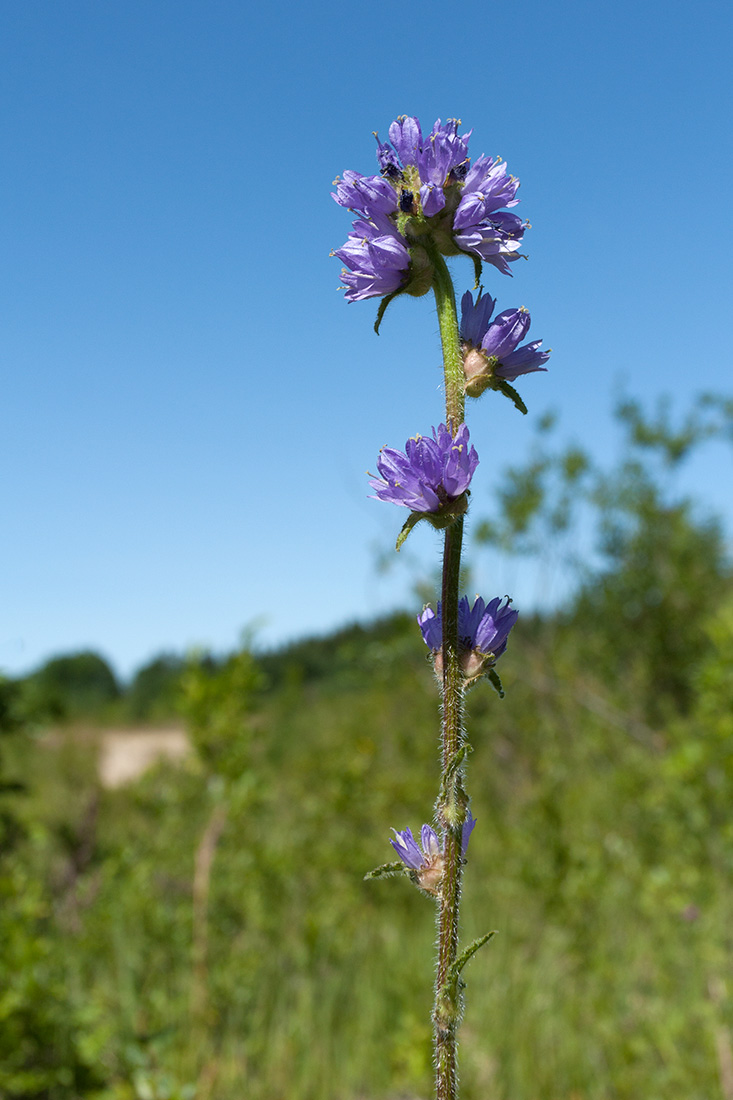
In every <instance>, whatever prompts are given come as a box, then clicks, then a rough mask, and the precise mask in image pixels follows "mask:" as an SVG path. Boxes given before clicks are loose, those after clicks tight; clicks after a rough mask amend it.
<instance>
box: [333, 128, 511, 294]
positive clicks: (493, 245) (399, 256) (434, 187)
mask: <svg viewBox="0 0 733 1100" xmlns="http://www.w3.org/2000/svg"><path fill="white" fill-rule="evenodd" d="M458 125H459V123H458V121H457V120H456V119H449V120H448V122H447V123H446V125H445V126H443V125H442V123H441V121H440V119H438V120H437V122H436V123H435V125H434V126H433V129H432V130H431V132H430V133H429V134H428V135H427V137H423V133H422V130H421V128H420V122H419V120H418V119H417V118H411V117H409V116H406V115H403V116H402V117H400V118H398V119H397V120H396V121H395V122H393V123H392V124H391V126H390V128H389V141H385V142H381V141H380V140H379V138H378V137H377V161H378V164H379V168H380V175H378V176H362V175H360V173H358V172H352V171H347V172H344V175H343V179H340V180H337V181H336V191H335V192H334V193H333V198H334V199H335V200H336V202H337V203H339V205H340V206H345V207H346V208H347V209H349V210H351V211H353V212H354V213H355V214H358V215H359V217H358V219H357V221H355V222H354V224H353V226H352V229H351V233H350V234H349V238H348V240H347V241H346V244H345V245H344V246H343V247H342V248H339V249H337V251H336V252H335V253H334V254H335V255H336V256H338V258H339V259H340V260H342V261H343V263H344V264H345V265H346V270H344V272H343V276H342V277H343V281H344V288H345V290H346V298H347V299H348V301H350V302H356V301H359V300H360V299H362V298H373V297H381V296H384V295H387V294H391V293H393V292H394V291H396V290H399V289H401V288H403V289H412V290H413V292H414V293H425V292H426V291H427V289H428V287H429V281H428V283H427V285H424V284H423V283H421V282H420V280H419V269H420V268H421V267H422V266H424V263H425V260H424V259H423V260H422V261H418V259H417V255H416V253H417V252H419V251H421V249H420V247H419V245H420V238H421V237H424V234H425V228H426V226H427V227H428V228H429V229H430V230H432V240H433V243H434V244H435V245H436V246H437V247H438V248H439V250H440V251H441V252H443V253H444V254H445V255H456V254H457V253H458V252H467V253H470V254H472V255H476V256H479V257H480V258H481V259H482V260H485V261H486V262H487V263H490V264H493V265H494V267H496V268H498V269H499V271H502V272H504V274H506V275H509V274H511V271H510V269H509V263H510V262H511V261H512V260H516V259H517V257H518V255H519V253H518V252H517V248H518V247H519V244H520V243H521V240H522V237H523V235H524V230H525V225H524V223H523V222H522V221H521V219H520V218H518V217H517V215H516V214H510V213H509V212H508V210H506V209H502V208H503V207H511V206H516V204H517V202H518V201H519V200H518V199H517V198H516V194H517V190H518V188H519V181H518V180H516V179H515V178H514V177H513V176H508V175H507V172H506V165H505V164H504V163H503V162H502V161H501V160H499V159H498V158H496V159H493V158H491V157H484V156H480V157H478V158H477V159H476V160H475V161H474V162H473V164H472V163H471V161H470V159H469V156H468V141H469V138H470V136H471V131H469V132H468V133H467V134H463V135H462V136H459V134H458Z"/></svg>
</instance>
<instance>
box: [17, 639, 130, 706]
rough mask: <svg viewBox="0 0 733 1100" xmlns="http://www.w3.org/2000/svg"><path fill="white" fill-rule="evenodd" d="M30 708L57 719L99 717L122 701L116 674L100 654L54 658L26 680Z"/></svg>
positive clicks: (84, 653)
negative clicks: (105, 710)
mask: <svg viewBox="0 0 733 1100" xmlns="http://www.w3.org/2000/svg"><path fill="white" fill-rule="evenodd" d="M25 689H26V694H27V697H28V699H29V703H30V705H31V706H32V707H33V708H34V709H37V710H38V711H39V712H41V713H45V714H47V715H50V716H51V717H54V718H57V719H64V718H76V717H87V716H89V717H91V716H94V715H97V714H98V713H99V712H100V711H101V710H103V709H104V708H105V707H106V706H108V705H109V704H110V703H113V702H115V701H116V700H117V699H119V697H120V687H119V684H118V683H117V680H116V678H115V674H114V672H113V671H112V669H111V668H110V666H109V665H108V664H107V662H106V661H105V660H104V658H103V657H100V656H99V654H98V653H93V652H91V651H89V650H86V651H84V652H81V653H74V654H70V655H68V656H63V657H54V658H52V659H51V660H50V661H47V662H46V664H45V665H42V666H41V668H39V669H38V670H37V671H36V672H34V673H32V674H31V675H30V676H29V677H27V679H26V680H25Z"/></svg>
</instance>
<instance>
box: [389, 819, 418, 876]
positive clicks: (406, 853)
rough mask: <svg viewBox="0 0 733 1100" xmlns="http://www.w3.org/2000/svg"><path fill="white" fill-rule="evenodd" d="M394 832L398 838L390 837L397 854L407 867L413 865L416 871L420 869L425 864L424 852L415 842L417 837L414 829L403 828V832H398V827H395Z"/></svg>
mask: <svg viewBox="0 0 733 1100" xmlns="http://www.w3.org/2000/svg"><path fill="white" fill-rule="evenodd" d="M392 832H393V833H394V835H395V838H396V839H395V840H391V839H390V844H391V845H392V847H393V848H394V850H395V852H396V853H397V855H398V856H399V857H400V859H401V860H402V862H403V863H404V864H405V865H406V866H407V867H411V868H412V869H413V870H414V871H419V869H420V868H421V867H422V866H423V865H424V863H425V860H424V858H423V854H422V852H421V851H420V849H419V848H418V846H417V844H416V843H415V838H414V836H413V835H412V830H411V829H403V831H402V832H401V833H398V832H397V830H396V829H393V830H392Z"/></svg>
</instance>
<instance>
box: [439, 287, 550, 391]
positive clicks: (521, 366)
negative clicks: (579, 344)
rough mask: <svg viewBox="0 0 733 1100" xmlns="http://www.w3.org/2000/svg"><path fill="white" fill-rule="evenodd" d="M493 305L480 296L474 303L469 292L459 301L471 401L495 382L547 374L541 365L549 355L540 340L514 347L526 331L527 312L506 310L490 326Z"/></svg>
mask: <svg viewBox="0 0 733 1100" xmlns="http://www.w3.org/2000/svg"><path fill="white" fill-rule="evenodd" d="M495 305H496V302H495V301H494V299H493V298H491V297H489V296H488V295H481V294H479V296H478V298H477V299H476V302H475V303H474V300H473V295H472V294H471V291H470V290H467V291H466V293H465V294H464V295H463V298H462V299H461V328H460V336H461V340H462V343H463V369H464V372H465V375H466V393H467V394H468V395H469V396H470V397H479V396H480V395H481V394H482V393H483V392H484V390H485V389H487V388H488V387H491V386H492V383H493V382H494V379H496V378H498V379H503V380H504V381H506V382H513V381H514V380H515V379H516V378H518V377H519V375H520V374H531V373H533V372H534V371H540V370H546V369H547V368H546V367H545V366H544V365H543V364H545V363H546V362H547V360H548V359H549V358H550V353H549V351H540V350H539V348H540V346H541V344H542V341H541V340H535V341H533V342H532V343H529V344H524V345H523V346H522V347H518V346H517V345H518V344H519V343H520V341H521V340H523V339H524V337H525V336H526V335H527V333H528V331H529V325H530V316H529V313H528V312H527V310H526V309H507V310H505V311H504V313H500V314H499V316H498V317H497V318H496V319H495V320H494V321H493V322H491V315H492V313H493V311H494V306H495ZM490 322H491V323H490Z"/></svg>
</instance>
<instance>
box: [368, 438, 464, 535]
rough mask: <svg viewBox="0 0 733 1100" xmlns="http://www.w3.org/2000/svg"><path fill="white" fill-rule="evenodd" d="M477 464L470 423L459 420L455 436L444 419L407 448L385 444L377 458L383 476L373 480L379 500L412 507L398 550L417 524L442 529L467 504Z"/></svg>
mask: <svg viewBox="0 0 733 1100" xmlns="http://www.w3.org/2000/svg"><path fill="white" fill-rule="evenodd" d="M477 466H478V455H477V454H476V448H475V447H469V435H468V428H467V427H466V425H465V424H461V426H460V427H459V429H458V431H457V432H456V434H455V436H453V434H452V433H451V430H450V428H449V427H448V426H447V425H446V424H441V425H440V426H439V427H438V428H433V435H432V438H431V437H430V436H429V435H415V436H413V437H412V439H408V440H407V443H406V444H405V449H404V451H397V450H395V449H394V448H393V447H382V449H381V451H380V452H379V458H378V459H377V469H378V470H379V473H380V474H381V475H382V476H381V477H372V479H371V481H370V482H369V484H370V485H371V487H372V489H374V497H375V499H377V500H386V501H389V502H390V503H392V504H399V505H401V506H402V507H403V508H409V509H410V515H409V517H408V518H407V520H405V523H404V525H403V527H402V530H401V531H400V534H399V536H398V538H397V549H398V550H399V549H400V547H401V546H402V543H403V542H404V541H405V539H406V538H407V536H408V535H409V533H410V531H411V530H412V528H413V527H414V526H415V524H417V523H419V522H420V520H427V521H428V522H429V523H430V524H431V525H432V526H433V527H435V528H437V529H438V530H443V529H444V528H446V527H449V526H450V525H451V524H452V523H455V521H456V519H457V518H458V517H459V516H462V515H464V514H465V512H466V510H467V508H468V486H469V485H470V484H471V478H472V477H473V474H474V470H475V469H476V467H477Z"/></svg>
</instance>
